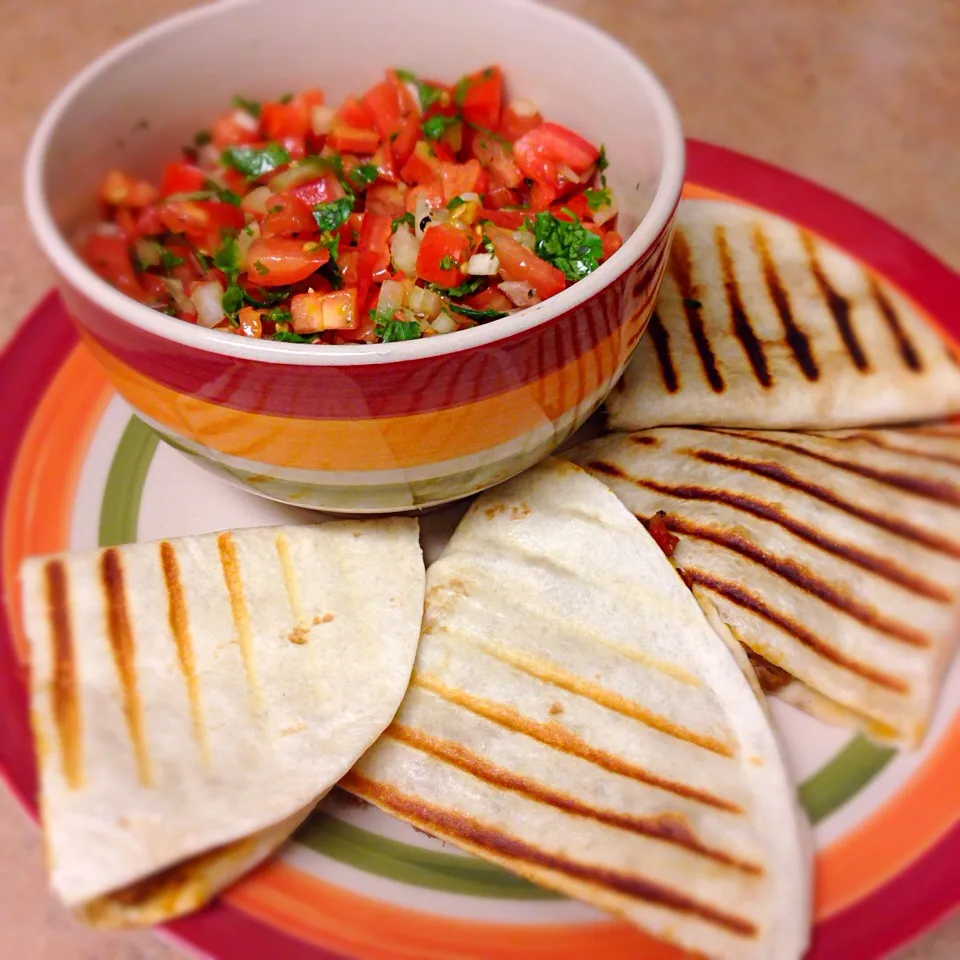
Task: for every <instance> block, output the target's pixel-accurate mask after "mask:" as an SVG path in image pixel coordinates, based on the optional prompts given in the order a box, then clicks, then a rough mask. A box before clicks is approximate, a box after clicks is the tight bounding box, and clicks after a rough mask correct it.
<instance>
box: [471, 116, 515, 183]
mask: <svg viewBox="0 0 960 960" xmlns="http://www.w3.org/2000/svg"><path fill="white" fill-rule="evenodd" d="M468 151H469V152H470V153H471V154H472V155H473V156H475V157H476V158H477V159H478V160H479V161H480V163H481V164H483V166H484V167H486V168H487V169H488V170H489V171H490V180H491V182H496V183H499V184H503V186H505V187H509V188H510V189H511V190H515V189H516V188H517V187H519V186H520V184H521V183H523V173H522V172H521V170H520V168H519V167H518V166H517V164H516V163H515V162H514V159H513V157H512V156H511V155H510V153H509V151H508V149H507V148H506V147H505V146H504V145H503V144H502V143H500V141H499V140H496V139H495V138H493V137H490V136H488V135H487V134H485V133H478V132H476V131H474V135H473V138H472V139H471V141H470V143H469V146H468Z"/></svg>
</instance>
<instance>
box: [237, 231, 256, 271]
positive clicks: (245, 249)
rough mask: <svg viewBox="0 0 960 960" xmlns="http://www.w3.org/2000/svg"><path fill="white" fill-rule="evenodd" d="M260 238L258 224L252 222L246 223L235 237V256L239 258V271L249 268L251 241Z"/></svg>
mask: <svg viewBox="0 0 960 960" xmlns="http://www.w3.org/2000/svg"><path fill="white" fill-rule="evenodd" d="M259 237H260V224H259V223H257V222H256V220H254V221H253V222H252V223H248V224H247V225H246V226H245V227H244V228H243V229H242V230H241V231H240V233H239V235H238V236H237V256H238V257H239V258H240V269H241V270H247V269H249V267H250V264H249V262H248V259H247V258H248V257H249V256H250V248H251V247H252V246H253V241H254V240H257V239H258V238H259Z"/></svg>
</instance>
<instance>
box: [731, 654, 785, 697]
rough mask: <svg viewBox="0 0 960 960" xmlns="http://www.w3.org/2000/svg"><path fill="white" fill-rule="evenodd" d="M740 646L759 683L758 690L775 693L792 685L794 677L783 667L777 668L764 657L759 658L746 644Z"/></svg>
mask: <svg viewBox="0 0 960 960" xmlns="http://www.w3.org/2000/svg"><path fill="white" fill-rule="evenodd" d="M742 646H743V649H744V650H745V651H746V654H747V657H748V658H749V660H750V665H751V666H752V667H753V671H754V673H756V675H757V680H758V681H759V682H760V689H761V690H762V691H763V692H764V693H776V692H777V691H778V690H782V689H783V688H784V687H789V686H790V684H791V683H793V681H794V677H793V676H792V674H789V673H787V671H786V670H784V669H783V667H778V666H776V665H775V664H773V663H771V662H770V661H769V660H767V658H766V657H761V656H760V654H759V653H756V652H755V651H753V650H751V649H750V648H749V647H748V646H747V645H746V644H742Z"/></svg>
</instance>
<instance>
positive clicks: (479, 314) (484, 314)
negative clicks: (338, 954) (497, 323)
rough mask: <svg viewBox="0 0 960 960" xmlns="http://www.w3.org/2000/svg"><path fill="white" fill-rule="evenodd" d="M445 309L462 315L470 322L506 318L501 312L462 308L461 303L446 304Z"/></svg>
mask: <svg viewBox="0 0 960 960" xmlns="http://www.w3.org/2000/svg"><path fill="white" fill-rule="evenodd" d="M447 307H448V308H449V309H450V310H453V311H454V313H462V314H463V315H464V316H465V317H469V318H470V319H471V320H481V321H482V320H499V319H500V318H501V317H505V316H506V314H505V313H504V312H503V311H502V310H474V308H473V307H467V306H464V305H463V304H462V303H448V304H447Z"/></svg>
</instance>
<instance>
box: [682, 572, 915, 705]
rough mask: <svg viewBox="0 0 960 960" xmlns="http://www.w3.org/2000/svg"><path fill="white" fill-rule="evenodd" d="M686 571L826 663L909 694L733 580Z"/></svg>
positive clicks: (900, 682)
mask: <svg viewBox="0 0 960 960" xmlns="http://www.w3.org/2000/svg"><path fill="white" fill-rule="evenodd" d="M686 572H687V576H688V577H690V579H691V581H692V582H693V583H694V584H696V585H697V586H700V587H703V588H704V589H705V590H709V591H710V592H711V593H715V594H717V595H718V596H721V597H723V598H724V599H725V600H728V601H730V602H731V603H734V604H736V605H737V606H739V607H743V608H744V609H746V610H750V611H751V612H752V613H755V614H756V615H757V616H759V617H762V618H763V619H764V620H766V621H768V622H769V623H772V624H773V625H774V626H776V627H779V628H780V629H781V630H783V631H784V633H788V634H790V636H792V637H793V638H794V639H795V640H797V641H798V642H799V643H802V644H803V645H804V646H805V647H807V648H808V649H810V650H812V651H814V653H816V654H818V655H819V656H821V657H823V658H824V659H825V660H829V661H830V662H831V663H832V664H834V665H835V666H838V667H841V668H842V669H844V670H848V671H850V673H855V674H857V675H858V676H860V677H862V678H863V679H864V680H868V681H870V682H871V683H875V684H876V685H877V686H879V687H885V688H886V689H887V690H892V691H894V693H908V692H909V689H910V688H909V686H908V685H907V683H906V682H905V681H904V680H901V679H900V678H899V677H894V676H891V675H890V674H888V673H883V672H882V671H880V670H877V669H875V668H874V667H871V666H869V665H867V664H864V663H860V662H858V661H856V660H854V659H852V658H851V657H848V656H846V655H845V654H843V653H841V652H840V651H839V650H836V649H834V648H833V647H832V646H830V644H829V643H826V642H825V641H824V640H822V639H821V638H820V637H818V636H817V635H816V634H815V633H813V632H811V631H810V630H808V629H807V628H806V627H804V626H802V625H801V624H799V623H797V622H796V620H794V619H793V618H791V617H790V616H788V615H787V614H785V613H781V612H780V611H778V610H774V609H773V607H771V606H769V605H768V604H767V603H765V602H764V601H763V600H762V599H761V598H760V597H758V596H757V595H756V594H754V593H751V592H750V591H749V590H748V589H747V588H746V587H744V586H741V585H740V584H737V583H732V582H730V581H729V580H723V579H721V578H720V577H716V576H714V575H713V574H712V573H707V572H706V571H704V570H696V569H691V568H690V567H687V568H686Z"/></svg>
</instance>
